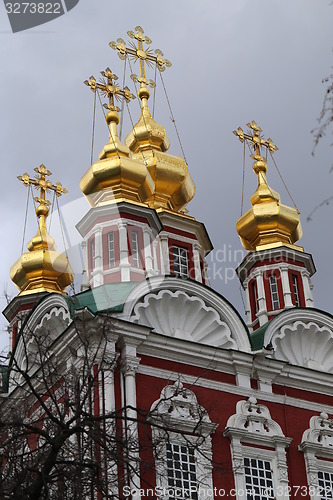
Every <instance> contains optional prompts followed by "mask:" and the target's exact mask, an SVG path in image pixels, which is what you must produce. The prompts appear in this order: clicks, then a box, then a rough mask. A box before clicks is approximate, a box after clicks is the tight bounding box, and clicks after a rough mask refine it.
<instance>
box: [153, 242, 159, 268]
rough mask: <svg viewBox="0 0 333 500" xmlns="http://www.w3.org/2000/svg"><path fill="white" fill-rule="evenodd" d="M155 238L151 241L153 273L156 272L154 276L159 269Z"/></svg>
mask: <svg viewBox="0 0 333 500" xmlns="http://www.w3.org/2000/svg"><path fill="white" fill-rule="evenodd" d="M157 244H158V243H157V238H155V239H154V241H153V255H154V271H155V272H156V274H158V273H159V269H158V262H157Z"/></svg>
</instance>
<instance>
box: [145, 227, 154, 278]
mask: <svg viewBox="0 0 333 500" xmlns="http://www.w3.org/2000/svg"><path fill="white" fill-rule="evenodd" d="M143 246H144V252H145V268H146V276H154V269H153V255H152V251H151V237H150V230H149V229H148V228H147V227H144V228H143Z"/></svg>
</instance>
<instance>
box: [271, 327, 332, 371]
mask: <svg viewBox="0 0 333 500" xmlns="http://www.w3.org/2000/svg"><path fill="white" fill-rule="evenodd" d="M270 342H271V344H272V346H273V349H274V351H273V354H272V357H273V358H274V359H278V360H281V361H287V362H288V363H291V364H292V365H296V366H303V367H305V368H310V369H312V370H319V371H323V372H326V373H333V331H332V330H331V329H329V328H328V327H326V326H322V327H320V326H319V325H318V324H317V323H315V322H313V321H310V322H304V321H295V322H293V323H289V324H286V325H284V326H283V327H282V328H280V329H279V330H278V331H276V332H275V333H274V334H273V336H272V337H271V339H270Z"/></svg>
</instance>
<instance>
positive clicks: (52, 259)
mask: <svg viewBox="0 0 333 500" xmlns="http://www.w3.org/2000/svg"><path fill="white" fill-rule="evenodd" d="M25 175H27V174H25ZM38 201H39V202H40V205H39V206H38V207H37V208H36V215H37V217H38V231H37V234H36V236H35V237H34V238H32V240H31V241H29V243H28V245H27V248H28V250H29V251H28V252H26V253H24V254H23V255H21V257H20V258H19V259H18V260H17V261H16V262H15V264H14V265H13V266H12V267H11V268H10V278H11V280H12V281H13V282H14V283H15V285H16V286H17V288H18V289H19V290H20V293H19V295H27V294H29V293H37V292H57V293H62V294H64V293H65V289H66V288H67V287H68V286H69V285H70V284H71V283H72V281H73V279H74V274H73V271H72V269H71V267H70V264H69V262H68V259H67V257H66V255H64V254H61V253H59V252H57V249H56V246H55V243H54V240H53V238H51V236H49V234H48V233H47V231H46V218H47V216H48V213H49V208H48V206H47V203H48V202H47V200H45V198H39V199H38Z"/></svg>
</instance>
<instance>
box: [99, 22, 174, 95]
mask: <svg viewBox="0 0 333 500" xmlns="http://www.w3.org/2000/svg"><path fill="white" fill-rule="evenodd" d="M127 34H128V36H129V37H130V38H132V39H134V40H136V43H135V42H130V43H129V45H130V46H129V47H127V46H126V43H125V41H124V40H123V39H122V38H117V41H116V42H110V43H109V45H110V47H111V48H112V49H114V50H117V51H118V55H119V57H120V59H126V57H127V55H129V56H130V58H131V59H132V60H134V62H137V61H139V63H140V76H139V77H138V76H136V75H131V78H132V80H134V81H138V82H139V83H140V84H141V85H150V86H151V87H154V86H155V82H154V81H153V80H148V79H147V78H146V68H145V64H147V66H149V67H152V65H153V63H155V64H156V66H157V68H158V70H159V71H161V72H162V71H165V68H166V67H167V68H170V66H171V62H170V61H168V60H167V59H164V54H163V52H162V51H161V50H160V49H156V50H155V54H156V56H155V55H154V53H153V50H152V49H150V48H149V47H146V48H144V45H143V44H147V45H150V44H151V39H150V38H148V37H147V36H145V35H144V31H143V29H142V28H141V26H136V28H135V32H133V31H128V32H127Z"/></svg>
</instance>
